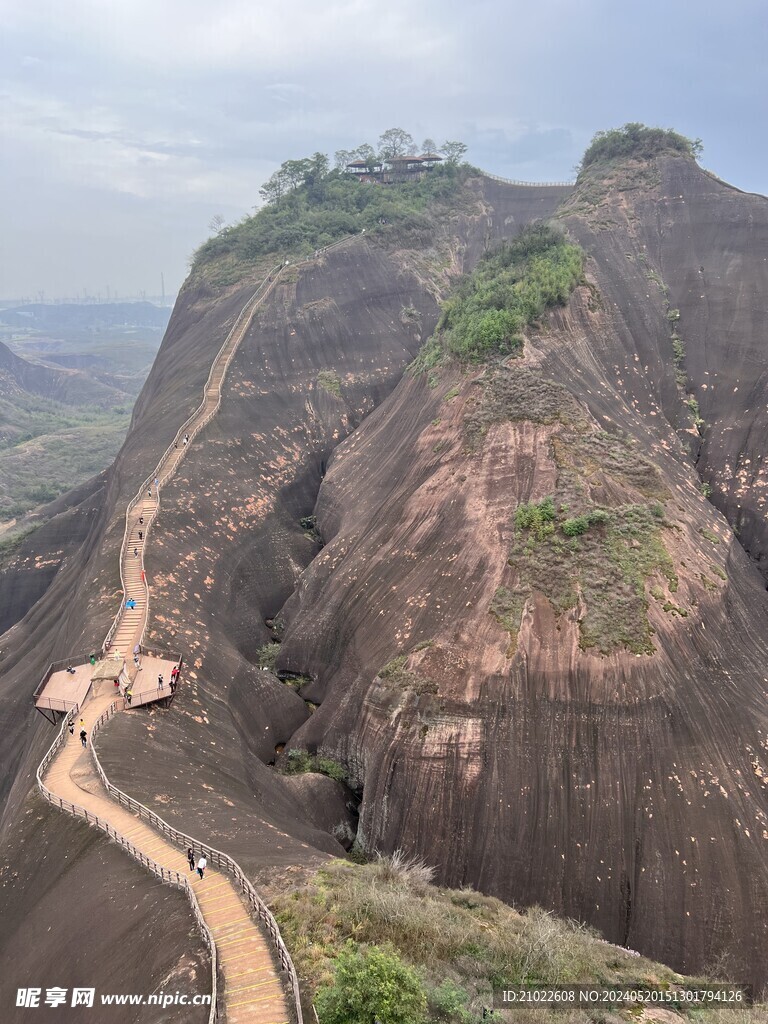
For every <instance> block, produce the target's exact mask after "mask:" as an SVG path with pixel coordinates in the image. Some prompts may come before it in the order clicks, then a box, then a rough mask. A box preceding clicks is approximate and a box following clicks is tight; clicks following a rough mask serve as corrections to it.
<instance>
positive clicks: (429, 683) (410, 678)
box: [378, 654, 438, 696]
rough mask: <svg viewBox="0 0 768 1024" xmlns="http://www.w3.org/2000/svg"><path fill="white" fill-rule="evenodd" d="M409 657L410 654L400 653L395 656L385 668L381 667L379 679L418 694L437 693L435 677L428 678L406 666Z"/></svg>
mask: <svg viewBox="0 0 768 1024" xmlns="http://www.w3.org/2000/svg"><path fill="white" fill-rule="evenodd" d="M409 657H410V655H408V654H399V655H398V656H397V657H396V658H393V659H392V661H390V662H388V663H387V664H386V665H385V666H384V668H382V669H379V672H378V676H379V679H383V680H384V681H385V682H386V683H387V685H389V686H392V687H398V688H399V689H401V690H405V691H408V692H410V693H415V694H416V695H417V696H421V695H423V694H426V693H437V692H438V687H437V683H436V682H435V681H434V680H433V679H427V678H426V677H425V676H422V675H419V673H418V672H413V671H412V670H411V669H408V668H406V664H407V662H408V658H409Z"/></svg>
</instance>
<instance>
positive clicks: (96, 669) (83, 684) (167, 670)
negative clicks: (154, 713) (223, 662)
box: [32, 645, 183, 724]
mask: <svg viewBox="0 0 768 1024" xmlns="http://www.w3.org/2000/svg"><path fill="white" fill-rule="evenodd" d="M136 646H137V647H138V650H137V651H136V653H135V655H132V656H131V659H130V660H126V658H124V657H123V656H122V654H118V653H117V652H116V651H113V652H111V653H107V654H104V653H102V652H101V651H98V652H96V653H94V654H89V655H85V654H80V655H77V656H74V657H72V658H69V659H65V660H63V661H54V662H53V663H52V664H51V665H49V666H48V668H47V670H46V672H45V675H44V676H43V678H42V680H41V681H40V684H39V685H38V687H37V689H36V690H35V692H34V695H33V698H32V699H33V701H34V705H35V707H36V708H37V710H38V711H39V712H40V714H41V715H42V716H43V717H44V718H46V719H47V720H48V721H49V722H51V723H52V724H55V723H56V720H57V715H65V714H67V713H68V712H69V711H71V710H72V709H73V708H74V709H75V710H76V711H79V710H81V709H82V707H83V706H84V705H85V704H86V703H87V702H88V701H89V700H90V699H91V698H92V697H103V696H106V695H115V696H122V697H125V698H126V707H141V706H142V705H144V704H151V703H153V702H154V701H166V702H167V704H171V703H172V701H173V697H174V694H175V691H176V686H177V685H178V678H179V675H180V672H181V665H182V661H183V659H182V656H181V655H180V654H173V653H170V652H168V651H158V650H149V649H148V648H146V647H144V646H142V645H136ZM136 661H138V664H136ZM174 670H176V672H174ZM172 674H173V675H175V677H176V681H175V683H174V685H173V688H172ZM161 676H162V680H163V685H162V686H161V685H160V677H161Z"/></svg>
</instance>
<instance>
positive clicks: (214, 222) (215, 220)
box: [208, 213, 224, 235]
mask: <svg viewBox="0 0 768 1024" xmlns="http://www.w3.org/2000/svg"><path fill="white" fill-rule="evenodd" d="M223 227H224V218H223V217H222V215H221V214H220V213H215V214H214V215H213V217H211V223H210V224H209V225H208V230H209V231H210V232H211V233H212V234H214V235H218V234H219V233H220V232H221V229H222V228H223Z"/></svg>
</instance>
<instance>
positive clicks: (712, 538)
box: [699, 526, 720, 544]
mask: <svg viewBox="0 0 768 1024" xmlns="http://www.w3.org/2000/svg"><path fill="white" fill-rule="evenodd" d="M699 533H700V534H701V536H702V537H703V538H704V540H708V541H709V543H710V544H719V543H720V538H719V537H718V536H717V534H716V533H712V531H711V530H708V529H707V528H706V526H700V527H699Z"/></svg>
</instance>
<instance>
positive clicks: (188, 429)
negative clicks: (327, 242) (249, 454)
mask: <svg viewBox="0 0 768 1024" xmlns="http://www.w3.org/2000/svg"><path fill="white" fill-rule="evenodd" d="M281 269H282V267H280V268H277V267H275V268H273V270H272V271H271V273H270V274H269V275H268V276H267V277H266V278H265V279H264V280H263V281H262V282H261V284H260V285H259V287H258V288H257V289H256V291H255V292H254V293H253V295H252V296H251V297H250V298H249V299H248V301H247V302H246V303H245V305H244V306H243V308H242V309H241V310H240V313H239V314H238V316H237V319H236V320H235V322H234V324H233V325H232V327H231V329H230V330H229V332H228V334H227V336H226V338H225V339H224V341H223V343H222V345H221V348H220V349H219V351H218V352H217V353H216V356H215V357H214V360H213V362H212V364H211V369H210V371H209V373H208V379H207V380H206V382H205V385H204V387H203V398H202V401H201V402H200V405H198V407H197V408H196V409H195V411H194V412H193V413H192V414H191V415H190V416H188V417H187V419H186V420H185V421H184V422H183V423H182V425H181V426H180V427H179V429H178V430H177V431H176V434H175V436H174V438H173V440H172V441H171V443H170V444H169V445H168V447H167V448H166V449H165V451H164V452H163V454H162V455H161V456H160V458H159V460H158V462H157V465H156V466H155V469H154V471H153V472H152V473H150V474H149V476H148V477H147V478H146V479H145V480H144V482H143V483H142V484H141V486H140V487H139V489H138V491H137V492H136V494H135V495H134V496H133V498H132V499H131V500H130V501H129V502H128V506H127V507H126V510H125V528H124V530H123V542H122V544H121V545H120V586H121V588H122V591H123V598H124V597H125V578H124V576H123V565H124V561H125V549H126V546H127V544H128V536H129V533H130V516H131V512H132V511H133V509H134V508H135V507H136V505H137V504H138V503H139V502H140V501H143V499H144V492H145V491H146V490H147V489H148V488H149V487H151V486H152V485H153V484H154V481H155V480H160V486H162V484H163V483H164V482H165V479H166V477H165V476H163V477H162V479H161V474H162V472H163V465H164V463H165V461H166V459H167V458H168V456H169V455H170V453H171V452H172V451H175V450H176V449H177V447H178V445H179V443H180V442H181V441H182V440H183V438H184V435H185V434H189V440H190V441H191V440H192V438H193V437H194V436H195V435H196V434H197V433H199V431H200V430H202V428H203V427H204V426H205V425H206V424H207V423H208V422H209V421H210V419H211V416H212V415H213V413H212V414H211V415H209V416H206V417H205V419H204V420H202V421H200V422H199V423H197V424H194V420H195V418H196V417H197V416H199V415H200V413H201V412H202V411H203V409H204V408H205V403H206V402H207V401H208V392H209V390H210V386H211V381H212V380H213V377H214V375H215V373H216V371H217V369H218V363H219V360H220V359H221V356H222V354H223V353H224V351H225V350H226V347H227V345H228V344H229V343H230V341H231V340H232V338H233V336H234V334H235V332H236V331H237V330H238V328H239V327H240V326H241V325H242V323H243V320H244V319H245V318H246V317H247V316H250V314H251V312H252V308H253V306H255V305H256V304H257V303H258V302H260V301H261V300H262V299H263V298H265V296H266V295H267V293H268V291H270V290H271V286H272V285H273V284H274V282H275V281H276V280H277V277H278V275H279V273H280V270H281ZM236 350H237V346H234V347H233V349H232V352H231V353H230V354H229V357H228V358H227V360H226V362H225V364H224V370H223V373H226V370H227V367H228V366H229V363H230V362H231V359H232V356H233V355H234V352H235V351H236ZM222 381H223V375H222ZM219 389H221V381H220V382H219ZM220 404H221V390H219V401H218V402H217V403H216V406H215V408H214V410H213V412H214V413H215V412H216V411H217V410H218V408H219V405H220ZM193 424H194V425H193ZM184 447H185V448H186V447H187V446H184ZM182 457H183V455H182V456H180V459H181V458H182ZM155 490H156V493H155V499H156V502H157V508H156V510H155V516H156V515H157V512H158V511H159V508H160V491H159V488H156V489H155ZM155 516H153V517H152V519H151V520H150V522H149V523H147V529H146V531H145V533H144V538H145V543H144V544H143V545H142V550H141V568H142V570H144V573H145V578H144V592H145V596H146V601H145V604H144V623H143V627H142V632H141V639H143V638H144V632H145V630H146V628H147V622H148V621H149V585H148V583H147V580H146V567H145V565H144V549H145V547H146V538H147V537H148V535H149V530H150V528H151V526H152V522H153V521H154V518H155ZM123 608H124V601H122V600H121V603H120V608H119V609H118V611H117V614H116V615H115V618H114V619H113V621H112V625H111V626H110V628H109V632H108V633H107V635H106V637H105V638H104V645H103V649H104V650H107V648H108V647H109V644H110V642H111V640H112V637H113V636H114V635H115V633H116V632H117V629H118V627H119V625H120V619H121V618H122V615H123Z"/></svg>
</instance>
